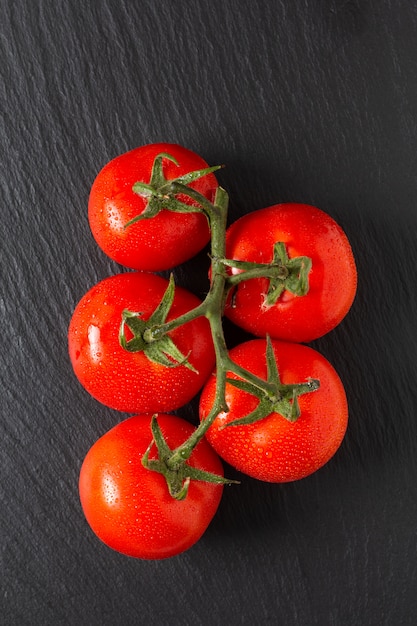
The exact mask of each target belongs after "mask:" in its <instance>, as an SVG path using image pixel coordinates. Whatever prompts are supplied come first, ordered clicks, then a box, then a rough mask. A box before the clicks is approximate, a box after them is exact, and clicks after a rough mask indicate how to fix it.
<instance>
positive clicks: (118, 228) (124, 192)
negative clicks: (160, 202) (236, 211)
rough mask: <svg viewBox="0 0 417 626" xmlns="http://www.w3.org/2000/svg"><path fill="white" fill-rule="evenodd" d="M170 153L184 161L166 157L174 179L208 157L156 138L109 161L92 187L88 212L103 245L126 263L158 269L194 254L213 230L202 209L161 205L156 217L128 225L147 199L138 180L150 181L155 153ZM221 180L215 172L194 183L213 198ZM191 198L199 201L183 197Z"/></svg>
mask: <svg viewBox="0 0 417 626" xmlns="http://www.w3.org/2000/svg"><path fill="white" fill-rule="evenodd" d="M162 152H165V153H168V154H170V155H171V156H173V157H174V158H175V159H176V160H177V161H178V163H179V165H178V166H177V165H176V164H175V163H173V162H172V161H170V160H168V159H164V166H163V171H164V175H165V177H166V178H167V179H169V180H171V179H173V178H177V177H178V176H181V175H183V174H186V173H188V172H191V171H194V170H200V169H205V168H206V167H208V166H207V163H206V162H205V161H204V160H203V159H202V158H201V157H199V156H198V155H197V154H195V153H194V152H191V151H190V150H187V149H185V148H182V147H181V146H178V145H176V144H168V143H156V144H151V145H148V146H143V147H140V148H136V149H135V150H131V151H130V152H127V153H125V154H122V155H121V156H118V157H116V158H115V159H113V160H112V161H110V162H109V163H108V164H107V165H105V166H104V167H103V169H102V170H101V171H100V172H99V174H98V176H97V178H96V179H95V181H94V183H93V186H92V188H91V192H90V198H89V204H88V218H89V222H90V228H91V231H92V233H93V236H94V238H95V240H96V242H97V244H98V245H99V246H100V248H101V249H102V250H103V251H104V252H105V253H106V254H107V255H108V256H109V257H110V258H112V259H113V260H115V261H117V263H120V264H122V265H124V266H126V267H130V268H133V269H140V270H151V271H159V270H164V269H169V268H172V267H174V266H176V265H179V264H180V263H183V262H184V261H186V260H187V259H190V258H192V257H193V256H194V255H195V254H196V253H197V252H199V251H200V250H201V249H202V248H204V246H205V245H206V244H207V243H208V241H209V239H210V231H209V227H208V222H207V219H206V217H205V216H204V215H203V214H201V213H186V214H185V213H175V212H172V211H168V210H165V209H164V210H162V211H161V212H160V213H159V214H158V215H156V216H155V217H153V218H151V219H144V220H140V221H138V222H136V223H134V224H132V225H130V226H128V227H127V228H125V225H126V224H127V223H128V222H129V221H130V220H132V219H133V218H134V217H136V216H137V215H139V214H141V213H142V212H143V211H144V209H145V207H146V204H147V202H146V200H145V199H144V198H143V197H141V196H139V195H138V194H136V193H134V192H133V190H132V187H133V185H134V184H135V183H136V182H138V181H140V182H144V183H149V182H150V179H151V172H152V166H153V162H154V159H155V157H156V156H157V155H158V154H160V153H162ZM217 186H218V184H217V181H216V178H215V176H214V174H208V175H207V176H204V177H202V178H200V179H198V180H196V181H194V182H193V183H191V184H190V187H192V188H193V189H196V190H197V191H199V192H200V193H201V194H203V195H204V196H205V197H207V198H208V199H209V200H210V201H211V200H213V198H214V193H215V190H216V188H217ZM182 199H183V201H184V202H186V203H187V204H190V205H191V204H195V203H193V202H192V201H191V200H190V199H189V198H182Z"/></svg>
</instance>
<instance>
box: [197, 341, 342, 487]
mask: <svg viewBox="0 0 417 626" xmlns="http://www.w3.org/2000/svg"><path fill="white" fill-rule="evenodd" d="M272 345H273V349H274V354H275V357H276V360H277V364H278V369H279V372H280V378H281V382H282V383H287V384H288V383H300V382H305V381H306V380H307V379H308V378H317V379H319V380H320V388H319V389H318V390H317V391H314V392H311V393H307V394H305V395H302V396H300V397H299V405H300V409H301V416H300V417H299V418H298V419H297V421H296V422H289V421H288V420H286V419H285V418H284V417H282V416H281V415H279V414H277V413H271V415H269V416H268V417H266V418H264V419H263V420H260V421H258V422H256V423H254V424H250V425H246V426H229V427H227V428H223V429H222V426H224V425H225V424H227V423H229V422H231V421H233V420H235V419H239V418H241V417H244V416H245V415H248V414H249V413H250V412H251V411H253V410H254V409H255V407H256V406H257V403H258V401H257V399H256V398H255V397H254V396H252V395H250V394H248V393H247V392H244V391H241V390H238V389H236V388H235V387H233V386H232V385H230V384H229V383H228V384H227V386H226V401H227V404H228V406H229V408H230V411H229V413H220V414H219V415H218V416H217V418H216V419H215V421H214V422H213V424H212V425H211V426H210V428H209V430H208V432H207V434H206V438H207V439H208V441H209V442H210V444H211V445H212V446H213V448H214V449H215V450H216V452H217V453H218V454H219V455H220V456H221V457H222V458H223V459H224V460H225V461H226V462H227V463H229V464H230V465H232V466H233V467H235V468H236V469H238V470H239V471H241V472H243V473H245V474H247V475H249V476H252V477H253V478H256V479H258V480H262V481H265V482H274V483H281V482H290V481H294V480H299V479H301V478H304V477H306V476H308V475H310V474H312V473H313V472H315V471H316V470H318V469H319V468H320V467H322V466H323V465H324V464H325V463H327V461H329V459H330V458H331V457H332V456H333V455H334V454H335V452H336V451H337V450H338V448H339V447H340V445H341V442H342V440H343V438H344V435H345V432H346V428H347V422H348V406H347V400H346V394H345V390H344V387H343V384H342V382H341V380H340V378H339V376H338V374H337V373H336V371H335V370H334V368H333V366H332V365H331V364H330V363H329V362H328V361H327V360H326V359H325V358H324V357H323V356H322V355H321V354H320V353H319V352H317V351H316V350H313V349H312V348H310V347H308V346H305V345H303V344H293V343H288V342H283V341H278V340H272ZM265 350H266V341H265V340H264V339H253V340H251V341H248V342H245V343H243V344H240V345H239V346H236V348H234V349H232V350H231V351H230V356H231V358H232V359H233V360H234V361H235V362H236V363H238V364H239V365H241V366H243V367H245V368H246V369H248V370H249V371H251V372H253V373H254V374H256V375H257V376H259V377H261V378H263V379H266V364H265ZM231 376H232V377H234V378H235V376H234V375H231ZM214 393H215V377H214V375H213V376H212V377H211V378H210V379H209V380H208V381H207V383H206V385H205V387H204V389H203V391H202V394H201V399H200V419H201V420H203V419H205V417H206V416H207V415H208V413H209V411H210V409H211V407H212V406H213V402H214Z"/></svg>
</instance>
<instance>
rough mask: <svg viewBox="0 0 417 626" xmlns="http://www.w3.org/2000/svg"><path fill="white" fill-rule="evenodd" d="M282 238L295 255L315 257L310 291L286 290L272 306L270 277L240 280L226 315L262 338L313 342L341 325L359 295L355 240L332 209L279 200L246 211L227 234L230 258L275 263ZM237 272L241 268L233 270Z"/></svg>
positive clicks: (288, 249)
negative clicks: (268, 296) (329, 212)
mask: <svg viewBox="0 0 417 626" xmlns="http://www.w3.org/2000/svg"><path fill="white" fill-rule="evenodd" d="M276 242H283V243H284V244H285V246H286V251H287V254H288V256H289V258H290V259H291V258H294V257H299V256H306V257H309V258H310V259H311V261H312V269H311V271H310V273H309V290H308V293H307V294H306V295H303V296H297V295H294V294H293V293H290V292H289V291H288V290H284V291H283V293H282V294H281V295H280V296H279V298H278V300H277V301H276V303H275V304H270V305H268V304H266V302H265V296H266V293H267V290H268V286H269V280H268V279H267V278H251V279H248V280H245V281H242V282H241V283H239V284H238V285H237V286H236V288H235V290H234V293H233V297H232V298H230V299H229V301H228V303H227V306H226V309H225V315H226V316H227V317H228V318H229V319H230V320H232V321H233V322H234V323H235V324H236V325H238V326H239V327H241V328H243V329H245V330H246V331H248V332H250V333H252V334H254V335H256V336H258V337H265V336H266V335H268V334H269V335H270V336H271V337H274V338H277V339H283V340H288V341H294V342H309V341H311V340H313V339H317V338H318V337H321V336H322V335H324V334H326V333H328V332H329V331H330V330H332V329H333V328H335V327H336V326H337V325H338V324H339V323H340V322H341V320H342V319H343V318H344V317H345V315H346V314H347V312H348V311H349V309H350V307H351V305H352V303H353V300H354V297H355V293H356V283H357V272H356V266H355V260H354V257H353V253H352V249H351V247H350V244H349V241H348V239H347V237H346V235H345V233H344V232H343V231H342V229H341V228H340V226H339V225H338V224H337V223H336V222H335V221H334V220H333V219H332V218H331V217H330V216H329V215H327V214H326V213H324V212H323V211H321V210H320V209H317V208H316V207H312V206H309V205H306V204H296V203H287V204H277V205H273V206H270V207H268V208H265V209H260V210H258V211H254V212H252V213H249V214H247V215H244V216H243V217H241V218H240V219H239V220H237V221H236V222H234V223H233V224H232V225H231V226H230V227H229V229H228V231H227V234H226V257H227V258H228V259H235V260H239V261H250V262H255V263H270V262H271V261H272V258H273V247H274V244H275V243H276ZM231 271H232V273H233V274H237V273H239V272H241V270H240V269H236V268H234V269H233V270H231Z"/></svg>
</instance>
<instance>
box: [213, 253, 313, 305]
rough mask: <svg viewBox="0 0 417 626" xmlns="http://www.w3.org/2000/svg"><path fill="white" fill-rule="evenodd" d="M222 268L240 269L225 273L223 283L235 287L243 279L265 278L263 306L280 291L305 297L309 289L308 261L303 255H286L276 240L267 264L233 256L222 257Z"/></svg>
mask: <svg viewBox="0 0 417 626" xmlns="http://www.w3.org/2000/svg"><path fill="white" fill-rule="evenodd" d="M223 264H224V265H225V266H226V267H230V268H232V269H236V270H240V271H239V273H237V274H232V275H230V274H229V275H228V276H227V278H226V281H227V284H228V285H229V286H230V287H237V286H238V285H239V284H240V283H241V282H243V281H244V280H250V279H251V278H268V280H269V285H268V290H267V292H266V294H265V306H272V305H273V304H276V302H277V301H278V299H279V297H280V296H281V294H282V293H283V291H285V290H286V291H289V292H290V293H292V294H294V295H295V296H305V295H306V294H307V293H308V290H309V273H310V271H311V267H312V262H311V259H310V258H309V257H307V256H298V257H293V258H290V257H289V256H288V253H287V248H286V245H285V243H284V242H282V241H277V242H276V243H275V244H274V248H273V258H272V261H271V262H270V263H252V262H250V261H238V260H235V259H223Z"/></svg>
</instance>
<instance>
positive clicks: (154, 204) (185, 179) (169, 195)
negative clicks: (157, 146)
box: [124, 152, 222, 228]
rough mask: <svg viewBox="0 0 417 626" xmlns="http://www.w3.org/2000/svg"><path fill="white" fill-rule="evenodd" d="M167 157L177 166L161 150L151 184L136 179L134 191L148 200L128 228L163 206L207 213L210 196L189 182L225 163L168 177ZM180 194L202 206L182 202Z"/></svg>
mask: <svg viewBox="0 0 417 626" xmlns="http://www.w3.org/2000/svg"><path fill="white" fill-rule="evenodd" d="M164 159H168V160H169V161H172V163H174V164H175V165H177V166H178V165H179V164H178V161H177V160H176V159H175V158H174V157H173V156H171V155H170V154H168V153H166V152H161V153H160V154H158V155H157V156H156V157H155V160H154V163H153V166H152V173H151V180H150V182H149V184H148V183H144V182H141V181H137V182H136V183H135V184H134V185H133V187H132V191H133V192H134V193H135V194H137V195H139V196H141V197H142V198H144V199H145V200H147V205H146V207H145V209H144V211H142V213H140V214H139V215H136V216H135V217H134V218H133V219H131V220H130V221H129V222H127V223H126V224H125V226H124V227H125V228H127V227H128V226H131V225H132V224H134V223H135V222H138V221H140V220H144V219H150V218H152V217H155V216H156V215H158V213H159V212H160V211H162V210H163V209H165V210H168V211H174V212H176V213H205V210H204V208H203V207H204V204H205V203H206V201H207V199H206V198H205V197H204V196H203V195H202V194H200V193H199V192H197V191H196V190H194V189H193V190H192V189H189V188H188V185H190V184H191V183H192V182H194V181H195V180H198V179H199V178H202V177H203V176H207V175H208V174H211V173H213V172H216V171H217V170H218V169H220V168H221V167H222V166H221V165H215V166H213V167H206V168H203V169H200V170H194V171H192V172H187V173H186V174H182V175H181V176H178V177H177V178H173V179H170V180H168V179H166V178H165V175H164V172H163V160H164ZM178 194H183V195H186V196H188V197H190V198H191V199H192V200H194V201H196V202H198V203H199V205H197V206H195V205H189V204H187V203H186V202H182V201H181V200H179V199H178V198H177V197H176V196H177V195H178Z"/></svg>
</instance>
